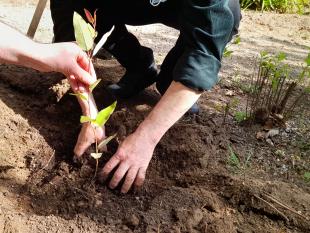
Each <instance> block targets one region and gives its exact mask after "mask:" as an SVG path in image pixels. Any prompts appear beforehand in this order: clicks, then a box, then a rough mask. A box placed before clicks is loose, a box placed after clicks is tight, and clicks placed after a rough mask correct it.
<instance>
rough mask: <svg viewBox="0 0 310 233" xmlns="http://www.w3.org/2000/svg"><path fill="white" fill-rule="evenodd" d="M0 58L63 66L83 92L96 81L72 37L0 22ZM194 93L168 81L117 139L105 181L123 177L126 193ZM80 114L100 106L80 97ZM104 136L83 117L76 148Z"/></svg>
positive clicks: (195, 96)
mask: <svg viewBox="0 0 310 233" xmlns="http://www.w3.org/2000/svg"><path fill="white" fill-rule="evenodd" d="M0 34H1V35H6V36H2V37H0V63H8V64H16V65H23V66H26V67H31V68H34V69H37V70H39V71H42V72H50V71H56V72H61V73H63V74H64V75H66V77H67V78H68V80H69V82H70V85H71V87H72V89H73V91H74V92H75V93H78V92H80V93H81V92H82V93H87V91H88V86H89V85H90V84H91V83H93V82H95V81H96V75H95V72H94V68H93V66H92V63H91V62H89V60H88V58H87V56H86V54H85V53H84V52H83V51H82V50H81V49H80V48H79V47H78V46H77V45H76V44H75V43H58V44H39V43H35V42H33V41H32V40H30V39H28V38H27V37H25V36H23V35H22V34H20V33H18V32H16V31H15V30H13V29H11V28H10V27H8V26H6V25H4V24H2V23H0ZM199 96H200V93H197V92H195V91H193V90H191V89H189V88H187V87H185V86H184V85H182V84H181V83H177V82H172V84H171V85H170V87H169V88H168V90H167V91H166V93H165V95H164V96H163V97H162V98H161V100H160V101H159V102H158V103H157V105H156V106H155V107H154V109H153V110H152V111H151V113H150V114H149V115H148V116H147V117H146V119H145V120H144V121H143V122H142V123H141V124H140V125H139V127H138V128H137V129H136V131H135V132H134V133H132V134H131V135H129V136H128V137H127V138H125V140H124V141H123V142H122V143H121V144H120V146H119V148H118V150H117V152H116V153H115V154H114V155H113V156H112V158H111V159H110V160H109V161H108V162H107V164H106V165H105V166H104V168H103V169H102V171H101V176H102V179H103V180H105V179H107V177H108V175H109V174H110V173H111V172H112V170H114V168H117V169H116V171H115V173H114V174H113V178H112V180H111V181H110V183H109V186H110V188H112V189H114V188H115V187H116V186H117V185H118V184H119V182H120V181H121V180H122V179H123V178H125V182H124V184H123V186H122V189H121V192H122V193H127V192H128V191H129V189H130V188H131V187H132V185H135V186H138V187H139V186H141V185H142V184H143V182H144V180H145V175H146V170H147V168H148V165H149V163H150V160H151V158H152V155H153V152H154V149H155V147H156V145H157V143H158V142H159V141H160V139H161V138H162V136H163V135H164V134H165V133H166V132H167V130H168V129H169V128H170V127H171V126H172V125H174V124H175V123H176V122H177V121H178V120H179V119H180V118H181V117H182V116H183V115H184V114H185V113H186V112H187V110H188V109H189V108H190V107H191V106H192V105H193V104H194V103H195V102H196V101H197V99H198V98H199ZM78 101H79V103H80V106H81V109H82V112H83V115H86V116H90V117H91V118H94V116H96V115H97V113H98V110H97V106H96V104H95V101H94V99H93V96H92V95H91V94H90V100H89V101H85V100H81V99H78ZM103 138H105V133H104V128H96V129H95V133H94V130H93V128H92V126H91V125H90V124H89V123H84V124H83V126H82V129H81V132H80V134H79V137H78V141H77V144H76V146H75V149H74V152H75V154H76V156H78V157H80V156H82V154H83V153H84V152H85V150H86V149H87V148H88V147H89V146H90V145H91V144H92V143H94V142H95V140H96V139H97V140H98V141H100V140H102V139H103Z"/></svg>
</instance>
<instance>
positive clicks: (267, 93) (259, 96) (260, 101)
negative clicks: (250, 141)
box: [246, 52, 310, 124]
mask: <svg viewBox="0 0 310 233" xmlns="http://www.w3.org/2000/svg"><path fill="white" fill-rule="evenodd" d="M309 54H310V53H309ZM285 59H286V55H285V54H284V53H282V52H280V53H278V54H276V55H271V54H269V53H267V52H262V53H261V57H260V60H259V62H258V69H257V71H256V70H255V72H254V73H253V76H252V81H251V88H250V93H249V94H248V99H247V106H246V117H248V118H251V119H252V120H255V121H256V122H259V123H263V124H264V123H265V122H266V121H267V120H268V119H272V120H275V121H278V122H280V123H282V124H283V122H284V121H285V120H286V119H288V118H289V117H291V115H292V114H293V112H294V109H295V107H296V106H297V105H301V100H302V98H303V97H304V96H305V95H306V94H308V93H309V89H310V84H309V81H310V55H308V57H307V58H306V60H305V63H306V64H305V65H303V66H302V67H301V69H302V71H301V72H300V73H299V75H298V76H297V77H296V76H295V75H294V72H292V67H290V66H289V65H288V64H285V63H284V61H285ZM297 87H300V88H301V89H302V91H301V94H299V95H298V96H297V97H295V96H296V95H294V91H295V90H296V89H297Z"/></svg>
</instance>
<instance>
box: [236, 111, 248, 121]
mask: <svg viewBox="0 0 310 233" xmlns="http://www.w3.org/2000/svg"><path fill="white" fill-rule="evenodd" d="M246 119H247V117H246V112H240V111H239V112H236V113H235V120H236V121H237V122H238V123H241V122H242V121H245V120H246Z"/></svg>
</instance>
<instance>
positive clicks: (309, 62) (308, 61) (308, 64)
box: [305, 53, 310, 66]
mask: <svg viewBox="0 0 310 233" xmlns="http://www.w3.org/2000/svg"><path fill="white" fill-rule="evenodd" d="M305 62H306V64H307V66H310V53H308V56H307V58H306V59H305Z"/></svg>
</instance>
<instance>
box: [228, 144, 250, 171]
mask: <svg viewBox="0 0 310 233" xmlns="http://www.w3.org/2000/svg"><path fill="white" fill-rule="evenodd" d="M228 152H229V156H228V160H227V163H228V165H229V166H230V167H231V168H232V169H233V170H234V171H235V172H241V174H243V176H245V172H246V171H247V169H248V168H250V162H251V157H252V152H248V153H247V155H246V157H245V158H244V159H242V160H241V159H240V156H239V155H238V154H237V153H236V152H235V151H234V150H233V148H232V147H231V145H228Z"/></svg>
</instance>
